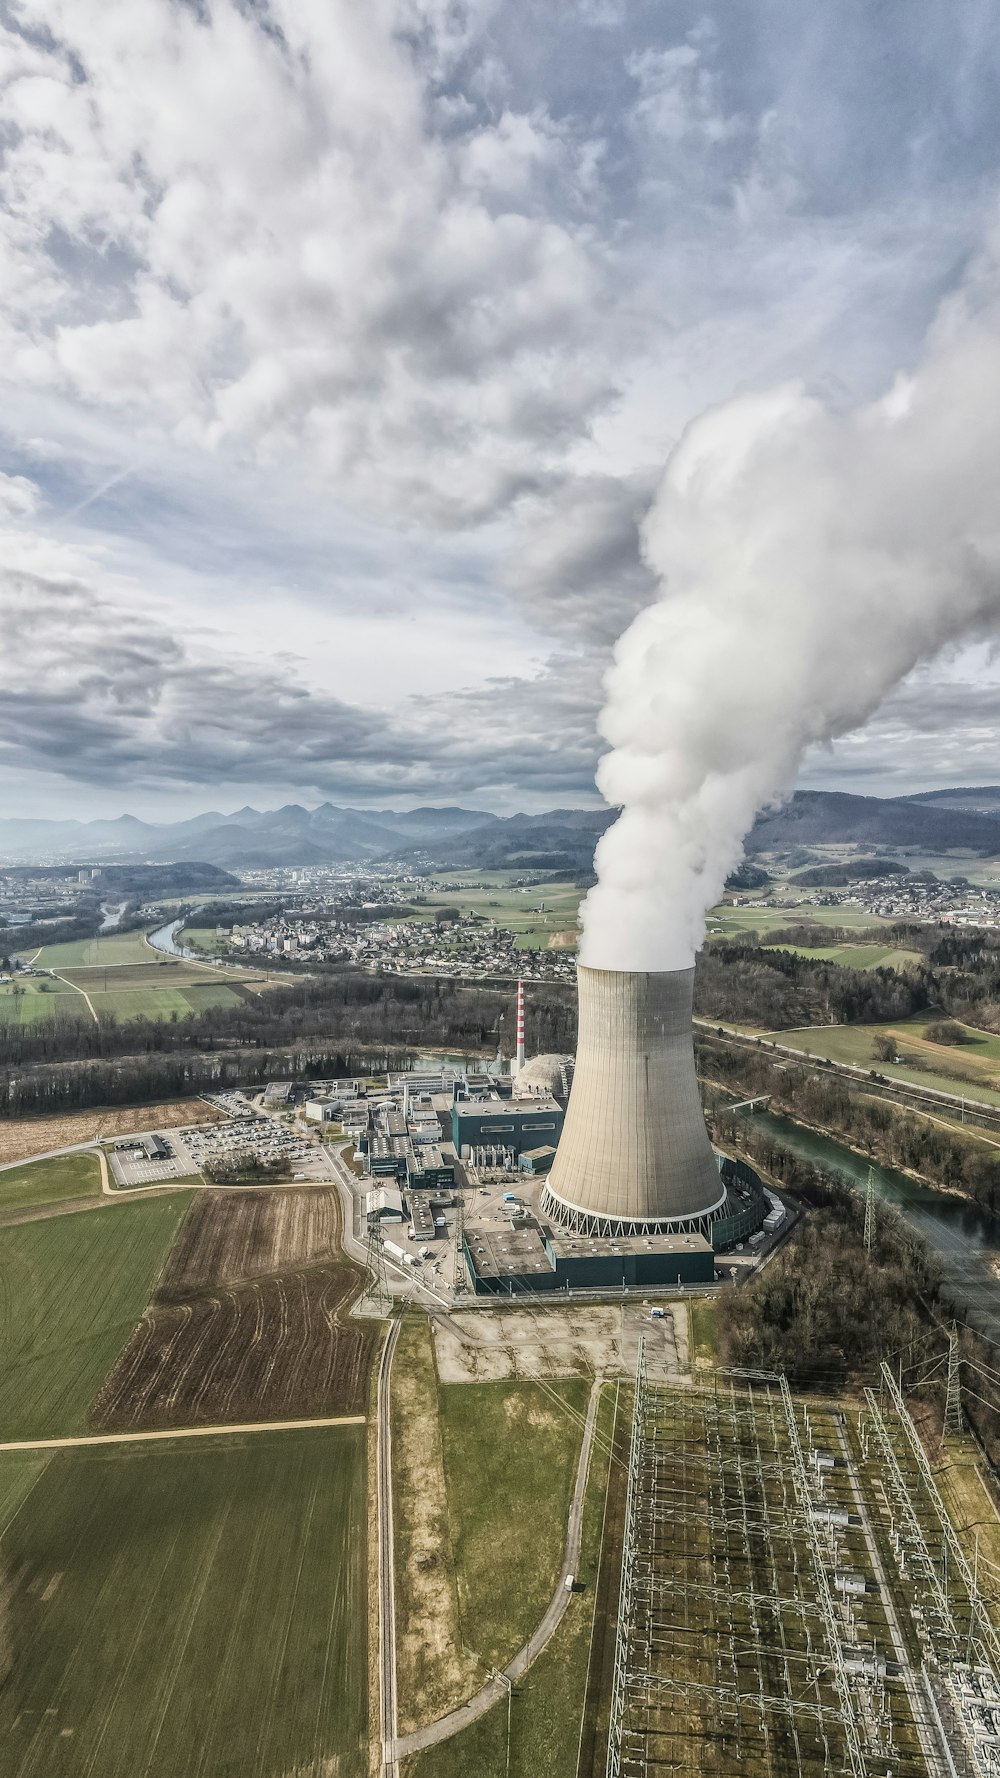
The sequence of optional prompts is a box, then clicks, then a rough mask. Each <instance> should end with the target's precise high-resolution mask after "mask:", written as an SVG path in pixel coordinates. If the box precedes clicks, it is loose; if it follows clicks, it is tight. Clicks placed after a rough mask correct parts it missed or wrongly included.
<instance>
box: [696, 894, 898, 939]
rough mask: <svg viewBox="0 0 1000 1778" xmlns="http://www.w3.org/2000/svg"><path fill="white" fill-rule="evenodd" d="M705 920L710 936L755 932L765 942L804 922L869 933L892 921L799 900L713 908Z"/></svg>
mask: <svg viewBox="0 0 1000 1778" xmlns="http://www.w3.org/2000/svg"><path fill="white" fill-rule="evenodd" d="M707 919H708V931H709V936H710V937H711V936H713V935H714V936H717V937H721V938H732V937H734V936H740V935H741V934H745V933H748V932H757V933H759V934H760V936H761V938H762V939H763V940H764V942H765V943H766V942H767V934H768V933H769V932H775V931H779V930H780V929H781V928H782V927H785V926H798V925H801V924H803V923H807V924H814V925H816V926H834V927H838V926H839V927H843V928H844V930H845V931H847V932H858V931H861V932H865V931H872V930H874V929H875V928H876V927H879V926H889V925H891V921H889V920H882V919H879V917H878V916H877V915H876V914H867V913H866V912H865V910H864V908H846V907H832V908H828V907H817V906H816V904H815V902H812V901H798V900H795V901H788V902H785V903H778V904H777V905H770V906H768V907H761V908H749V907H738V908H737V907H728V906H719V907H714V908H711V909H710V910H709V913H708V916H707Z"/></svg>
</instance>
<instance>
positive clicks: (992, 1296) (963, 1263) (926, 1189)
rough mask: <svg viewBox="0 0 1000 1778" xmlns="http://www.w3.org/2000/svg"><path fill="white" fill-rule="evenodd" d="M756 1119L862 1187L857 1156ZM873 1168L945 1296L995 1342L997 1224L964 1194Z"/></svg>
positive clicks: (770, 1116) (786, 1122) (783, 1123)
mask: <svg viewBox="0 0 1000 1778" xmlns="http://www.w3.org/2000/svg"><path fill="white" fill-rule="evenodd" d="M756 1121H757V1123H758V1124H760V1125H762V1126H763V1128H764V1129H766V1130H769V1131H770V1132H771V1134H772V1135H773V1136H774V1137H775V1138H776V1139H777V1140H778V1141H780V1142H781V1143H782V1144H783V1145H784V1147H786V1148H790V1149H791V1150H792V1152H793V1153H794V1154H797V1155H801V1157H802V1159H803V1160H806V1161H813V1162H814V1163H815V1165H816V1166H817V1167H822V1168H823V1169H824V1170H825V1171H826V1172H828V1173H834V1174H836V1175H837V1176H838V1177H839V1178H841V1179H845V1180H846V1181H847V1183H848V1184H849V1185H853V1186H855V1187H856V1188H857V1189H858V1190H859V1191H863V1190H864V1189H865V1186H866V1184H867V1181H868V1162H867V1161H866V1160H865V1159H864V1158H863V1156H862V1155H859V1154H855V1153H854V1151H853V1150H852V1149H850V1148H845V1147H844V1145H843V1144H842V1143H840V1142H835V1141H834V1140H833V1138H832V1137H830V1136H820V1135H818V1134H817V1132H816V1131H815V1130H807V1129H805V1128H804V1127H803V1126H802V1125H801V1124H796V1123H793V1122H792V1121H791V1120H790V1119H789V1118H784V1117H778V1116H777V1115H775V1114H774V1113H773V1112H769V1111H765V1112H758V1113H757V1114H756ZM872 1171H873V1174H874V1183H875V1191H876V1195H877V1196H878V1197H879V1198H881V1199H882V1200H883V1201H884V1202H886V1203H890V1204H895V1205H896V1206H897V1207H898V1209H899V1211H900V1213H901V1214H902V1215H903V1216H904V1217H905V1218H906V1220H907V1222H908V1223H910V1225H911V1226H912V1227H913V1228H915V1229H916V1230H917V1231H918V1233H919V1234H921V1235H922V1236H923V1237H924V1240H925V1241H926V1242H927V1245H928V1246H929V1247H931V1248H933V1250H934V1252H935V1253H936V1254H937V1256H938V1259H939V1260H940V1262H941V1268H942V1272H943V1274H944V1280H943V1286H944V1294H945V1296H946V1297H950V1298H951V1299H952V1300H953V1301H954V1302H955V1304H956V1306H957V1307H960V1308H961V1309H962V1310H964V1312H965V1314H966V1315H967V1316H968V1319H969V1322H970V1324H971V1326H973V1327H976V1328H978V1329H979V1330H980V1331H981V1332H982V1333H984V1334H988V1335H989V1337H990V1339H995V1340H1000V1279H997V1278H996V1277H995V1276H994V1274H993V1272H992V1270H991V1268H990V1264H989V1258H990V1256H995V1257H996V1258H997V1259H1000V1222H998V1221H997V1220H996V1218H994V1217H992V1216H989V1215H987V1214H986V1213H985V1212H984V1211H982V1210H979V1209H977V1208H976V1206H975V1205H974V1204H970V1203H969V1202H968V1201H967V1200H966V1199H965V1198H958V1197H953V1196H951V1194H950V1193H948V1192H941V1191H935V1189H934V1187H933V1186H930V1185H922V1184H921V1183H920V1181H919V1180H917V1179H908V1178H907V1176H906V1174H905V1173H896V1172H894V1171H893V1170H892V1168H891V1167H878V1166H876V1167H873V1169H872Z"/></svg>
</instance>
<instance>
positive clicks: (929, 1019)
mask: <svg viewBox="0 0 1000 1778" xmlns="http://www.w3.org/2000/svg"><path fill="white" fill-rule="evenodd" d="M941 1017H942V1014H941V1013H940V1012H934V1011H932V1012H922V1013H917V1014H915V1015H914V1017H913V1018H911V1019H898V1020H896V1021H895V1022H893V1021H888V1022H886V1023H884V1024H877V1025H815V1026H806V1027H803V1028H802V1029H799V1030H794V1031H775V1032H772V1033H770V1036H771V1037H772V1038H773V1039H774V1041H775V1042H777V1043H780V1044H784V1045H785V1046H786V1047H787V1048H790V1049H798V1050H802V1051H803V1053H805V1054H808V1055H811V1056H817V1057H820V1058H825V1059H826V1060H828V1061H831V1062H850V1063H853V1065H854V1066H855V1067H858V1068H876V1069H877V1070H878V1072H879V1073H880V1074H884V1075H885V1076H886V1077H887V1079H889V1080H905V1081H910V1082H912V1083H913V1084H915V1085H917V1086H927V1087H935V1088H936V1089H938V1090H939V1091H940V1092H945V1093H955V1094H959V1095H962V1094H964V1093H968V1094H970V1095H972V1096H973V1097H978V1098H980V1099H982V1100H983V1102H984V1104H989V1105H1000V1037H996V1036H993V1035H992V1034H991V1033H989V1032H986V1031H976V1030H974V1029H973V1028H972V1027H971V1026H965V1027H963V1029H965V1030H966V1031H967V1033H968V1035H969V1037H970V1038H971V1040H972V1041H971V1042H969V1043H968V1044H959V1045H955V1046H951V1045H948V1044H940V1043H932V1042H930V1041H929V1040H928V1038H927V1037H926V1036H925V1034H924V1033H925V1030H926V1027H927V1026H928V1025H932V1024H934V1023H935V1022H937V1021H938V1020H940V1019H941ZM880 1036H887V1037H891V1038H892V1039H893V1041H894V1042H895V1043H896V1044H897V1045H898V1048H899V1053H900V1054H901V1055H902V1056H903V1058H904V1060H903V1061H902V1062H901V1063H892V1062H881V1061H876V1060H875V1059H874V1054H873V1051H874V1044H875V1039H876V1037H880ZM914 1064H917V1065H916V1066H915V1065H914ZM919 1064H923V1066H920V1065H919Z"/></svg>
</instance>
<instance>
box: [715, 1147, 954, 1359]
mask: <svg viewBox="0 0 1000 1778" xmlns="http://www.w3.org/2000/svg"><path fill="white" fill-rule="evenodd" d="M784 1154H785V1158H784V1162H783V1170H782V1173H781V1177H782V1180H783V1183H785V1184H787V1186H788V1187H789V1189H790V1190H791V1191H793V1192H794V1194H795V1196H796V1198H798V1199H799V1200H800V1202H802V1203H803V1204H806V1205H807V1206H808V1207H809V1212H810V1214H809V1215H808V1216H807V1217H806V1218H805V1219H804V1220H803V1222H802V1223H801V1224H800V1226H799V1228H798V1229H797V1230H796V1231H795V1233H794V1235H793V1237H792V1239H791V1240H790V1241H788V1242H787V1243H786V1245H785V1246H784V1247H783V1248H782V1249H781V1250H780V1251H779V1252H778V1253H777V1254H776V1255H775V1257H774V1259H773V1260H772V1261H771V1263H770V1264H769V1265H768V1266H767V1267H766V1268H765V1269H764V1270H763V1271H762V1272H758V1273H757V1275H756V1276H755V1277H754V1279H753V1280H752V1282H751V1283H749V1284H747V1285H745V1286H744V1287H743V1288H741V1289H740V1290H734V1291H731V1292H729V1293H727V1294H726V1295H724V1296H723V1297H722V1298H721V1299H720V1302H719V1332H720V1341H721V1345H722V1348H723V1351H724V1354H725V1357H726V1360H727V1361H728V1362H729V1363H730V1364H736V1365H746V1366H751V1367H757V1366H760V1367H761V1368H763V1369H767V1370H784V1371H785V1372H787V1375H788V1379H789V1382H790V1383H791V1384H792V1386H793V1387H794V1388H824V1389H825V1388H840V1387H842V1386H843V1384H844V1383H846V1382H847V1381H849V1380H850V1379H853V1378H856V1377H858V1376H862V1375H870V1374H871V1373H873V1372H874V1371H876V1370H877V1368H878V1364H879V1361H880V1360H881V1359H882V1358H885V1357H890V1356H892V1357H894V1356H895V1355H896V1354H897V1353H898V1352H899V1351H901V1350H902V1349H904V1348H906V1347H908V1346H909V1345H910V1344H911V1343H913V1342H915V1341H917V1340H920V1339H922V1338H923V1337H924V1336H925V1335H926V1333H927V1330H928V1328H929V1327H930V1326H931V1325H933V1321H934V1319H935V1316H934V1303H935V1299H936V1294H937V1289H938V1273H937V1271H936V1269H935V1265H934V1261H933V1258H932V1256H931V1254H930V1253H929V1251H928V1249H927V1247H926V1246H925V1245H924V1243H923V1242H922V1241H921V1240H920V1238H919V1237H918V1236H917V1235H915V1234H914V1233H913V1232H912V1230H910V1229H909V1228H908V1227H907V1225H906V1223H905V1222H903V1220H902V1218H901V1217H900V1216H899V1215H898V1214H897V1213H896V1212H894V1211H891V1212H890V1211H886V1210H884V1209H883V1212H882V1214H881V1215H880V1216H879V1218H878V1223H877V1226H876V1235H875V1241H874V1245H873V1247H872V1250H871V1252H870V1253H869V1252H867V1251H866V1249H865V1245H864V1201H863V1199H862V1198H861V1196H860V1195H859V1194H858V1193H857V1192H855V1191H852V1190H851V1188H850V1187H849V1186H847V1185H843V1184H841V1183H840V1182H839V1181H837V1180H833V1179H831V1178H830V1177H829V1176H828V1175H826V1174H824V1173H822V1172H820V1171H819V1170H818V1169H817V1168H815V1167H812V1166H810V1165H809V1164H808V1162H805V1161H802V1160H800V1159H799V1158H798V1157H797V1156H794V1155H792V1154H790V1153H788V1151H787V1150H786V1151H784Z"/></svg>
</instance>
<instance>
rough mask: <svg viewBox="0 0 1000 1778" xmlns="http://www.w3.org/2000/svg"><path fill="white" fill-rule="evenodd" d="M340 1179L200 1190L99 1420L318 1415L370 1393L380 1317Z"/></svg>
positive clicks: (172, 1423) (96, 1412) (106, 1423)
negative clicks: (311, 1185) (345, 1242)
mask: <svg viewBox="0 0 1000 1778" xmlns="http://www.w3.org/2000/svg"><path fill="white" fill-rule="evenodd" d="M339 1226H340V1225H339V1207H338V1204H337V1200H336V1196H335V1193H334V1191H333V1188H332V1187H331V1186H326V1187H321V1188H318V1189H314V1190H312V1191H305V1192H301V1193H273V1192H260V1191H258V1192H246V1193H241V1194H240V1195H239V1197H237V1198H236V1199H233V1198H231V1197H230V1196H229V1195H228V1194H227V1193H226V1192H216V1193H205V1194H199V1195H198V1196H197V1197H195V1198H194V1199H193V1200H192V1203H191V1205H190V1207H189V1210H188V1215H187V1217H186V1219H185V1222H184V1224H183V1227H182V1229H181V1231H180V1234H179V1237H178V1239H177V1241H176V1243H175V1245H174V1247H173V1249H172V1251H171V1255H170V1259H169V1260H168V1262H167V1265H166V1267H165V1268H164V1270H163V1272H162V1274H161V1277H160V1280H159V1282H158V1285H157V1288H156V1290H155V1292H154V1294H153V1297H152V1299H151V1301H150V1302H149V1303H148V1305H147V1307H146V1309H145V1312H144V1314H143V1315H142V1318H141V1319H140V1320H139V1322H138V1323H137V1325H135V1326H134V1328H133V1330H132V1332H131V1335H130V1337H129V1339H128V1341H127V1342H126V1344H125V1346H124V1347H123V1348H122V1350H121V1351H120V1353H119V1355H118V1358H117V1360H116V1362H115V1364H114V1366H113V1368H112V1369H111V1371H110V1372H109V1374H108V1375H107V1376H106V1377H105V1379H104V1382H103V1384H102V1386H101V1389H100V1391H99V1393H98V1395H97V1397H96V1399H95V1400H94V1402H93V1403H92V1406H91V1410H90V1411H91V1419H92V1421H93V1422H94V1423H95V1424H96V1426H97V1427H98V1428H100V1429H101V1430H102V1431H107V1432H117V1431H123V1432H130V1431H139V1430H144V1429H146V1428H154V1427H155V1428H158V1429H166V1428H168V1427H183V1426H195V1425H198V1424H199V1423H203V1424H206V1425H221V1424H224V1423H226V1422H228V1421H232V1420H236V1421H239V1422H245V1421H250V1420H253V1421H257V1420H263V1419H264V1418H265V1416H266V1414H267V1413H268V1412H269V1411H270V1412H272V1413H273V1414H274V1415H275V1417H276V1418H279V1417H280V1418H291V1417H294V1418H296V1419H300V1418H301V1419H305V1418H310V1419H312V1418H317V1417H320V1416H323V1415H326V1414H329V1413H331V1412H333V1411H339V1412H344V1413H350V1412H352V1411H354V1410H356V1409H357V1408H358V1407H360V1406H361V1405H363V1404H364V1402H365V1400H366V1384H365V1379H366V1376H367V1366H368V1358H369V1354H370V1346H371V1342H372V1338H373V1329H372V1327H371V1326H370V1325H368V1324H366V1323H364V1322H361V1321H358V1320H354V1319H350V1318H348V1317H347V1313H346V1312H347V1309H348V1307H349V1305H350V1303H351V1302H352V1301H353V1299H354V1297H355V1296H356V1294H357V1291H358V1289H359V1287H360V1277H359V1274H358V1273H357V1272H356V1271H355V1270H354V1269H353V1267H350V1266H348V1265H346V1264H345V1263H344V1262H343V1260H342V1259H341V1258H339V1257H338V1255H337V1240H338V1232H339Z"/></svg>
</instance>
